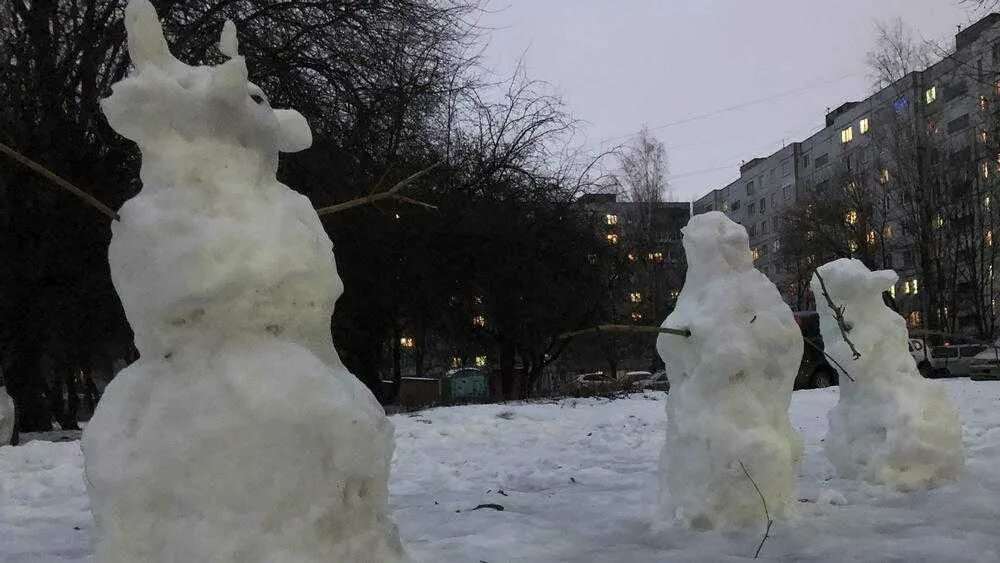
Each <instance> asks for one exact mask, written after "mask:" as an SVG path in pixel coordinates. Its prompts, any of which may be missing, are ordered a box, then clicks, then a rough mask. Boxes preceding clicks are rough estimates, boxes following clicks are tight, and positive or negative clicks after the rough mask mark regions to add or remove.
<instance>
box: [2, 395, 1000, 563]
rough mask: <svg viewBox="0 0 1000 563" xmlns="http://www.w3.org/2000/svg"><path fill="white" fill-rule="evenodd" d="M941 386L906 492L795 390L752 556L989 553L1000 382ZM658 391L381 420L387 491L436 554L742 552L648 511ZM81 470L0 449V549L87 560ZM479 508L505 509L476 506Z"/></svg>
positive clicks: (668, 557)
mask: <svg viewBox="0 0 1000 563" xmlns="http://www.w3.org/2000/svg"><path fill="white" fill-rule="evenodd" d="M945 385H946V386H947V388H948V390H949V392H950V393H951V394H952V396H953V397H954V398H955V400H956V403H957V404H958V405H959V408H960V410H961V416H962V421H963V423H964V440H965V446H966V452H967V455H968V464H967V469H966V472H965V473H964V474H963V475H962V478H961V480H960V482H959V483H957V484H954V485H949V486H945V487H942V488H938V489H934V490H931V491H928V492H918V493H910V494H901V493H894V492H891V491H889V490H887V489H885V488H882V487H876V486H870V485H863V484H857V483H853V482H849V481H844V480H840V479H837V478H836V477H835V476H834V472H833V469H832V467H831V466H830V463H829V462H828V461H827V460H826V458H825V456H824V455H823V451H822V448H821V443H820V440H821V439H822V438H823V435H824V434H825V432H826V413H827V411H828V410H829V409H830V408H831V407H832V406H833V405H834V403H835V401H836V398H837V390H836V389H835V388H834V389H828V390H817V391H801V392H796V393H795V394H794V396H793V399H792V409H791V414H792V417H791V418H792V423H793V425H794V426H795V428H796V429H798V430H799V431H800V432H802V435H803V438H804V440H805V456H804V460H803V464H802V468H801V470H800V474H799V476H798V479H797V481H796V496H797V498H798V499H799V501H800V502H799V503H798V518H797V521H795V522H792V523H788V522H778V523H776V524H775V526H774V528H773V529H772V532H771V533H772V537H771V538H770V539H768V540H767V543H766V544H765V545H764V548H763V551H762V553H761V559H762V560H783V561H899V562H903V561H906V562H918V561H926V562H931V561H948V562H949V563H956V562H960V561H970V562H971V561H976V562H985V561H1000V383H992V382H970V381H968V380H964V379H963V380H949V381H946V382H945ZM663 399H664V396H663V395H661V394H649V395H646V396H643V395H633V396H632V397H630V398H628V399H622V400H616V401H607V400H598V399H582V400H564V401H559V402H549V403H528V404H508V405H483V406H466V407H452V408H442V409H433V410H429V411H424V412H421V413H417V414H412V415H398V416H395V417H393V421H394V422H395V424H396V444H397V446H396V458H395V460H394V466H393V473H392V479H391V482H390V488H391V493H392V503H393V507H394V510H395V516H396V519H397V521H398V523H399V525H400V529H401V532H402V535H403V539H404V541H405V542H406V544H407V547H408V549H409V551H410V552H411V553H412V554H413V555H414V556H416V557H418V558H420V559H421V560H422V561H424V562H434V563H437V562H452V561H454V562H471V563H477V562H479V561H486V562H489V563H499V562H504V561H531V562H549V561H600V562H633V561H638V562H645V561H672V562H673V561H692V562H693V561H699V562H701V561H736V560H741V559H745V558H750V557H752V556H753V552H754V550H755V549H756V547H757V542H758V541H759V537H760V536H759V535H756V531H754V532H755V533H749V532H748V533H747V534H746V535H739V536H731V537H720V536H718V535H716V534H712V533H696V532H688V531H684V530H679V529H673V528H671V527H668V526H667V527H665V526H662V525H659V524H657V523H656V521H655V519H654V518H653V509H654V506H655V503H656V499H657V497H658V493H657V476H656V468H657V465H658V460H657V458H658V456H659V453H660V448H661V446H662V444H663V435H664V411H663V405H664V401H663ZM82 466H83V458H82V456H81V454H80V449H79V445H78V443H77V442H69V443H49V442H32V443H29V444H27V445H24V446H20V447H16V448H12V447H3V448H0V561H4V562H7V561H10V562H18V563H21V562H56V561H58V562H68V561H91V560H92V555H91V554H92V548H91V537H92V533H93V523H92V521H91V517H90V513H89V510H88V506H87V497H86V491H85V488H84V484H83V476H82ZM748 486H749V484H748ZM501 490H502V491H503V492H502V493H501V492H500V491H501ZM480 504H497V505H501V506H503V507H504V510H503V511H502V512H501V511H497V510H495V509H492V508H481V509H479V510H472V509H473V508H475V507H476V506H477V505H480ZM761 526H762V527H763V517H762V522H761Z"/></svg>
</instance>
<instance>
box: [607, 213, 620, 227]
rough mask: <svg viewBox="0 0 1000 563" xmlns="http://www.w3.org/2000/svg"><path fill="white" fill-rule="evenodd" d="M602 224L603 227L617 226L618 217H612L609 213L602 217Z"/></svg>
mask: <svg viewBox="0 0 1000 563" xmlns="http://www.w3.org/2000/svg"><path fill="white" fill-rule="evenodd" d="M604 224H605V225H617V224H618V216H617V215H613V214H611V213H608V214H607V215H605V216H604Z"/></svg>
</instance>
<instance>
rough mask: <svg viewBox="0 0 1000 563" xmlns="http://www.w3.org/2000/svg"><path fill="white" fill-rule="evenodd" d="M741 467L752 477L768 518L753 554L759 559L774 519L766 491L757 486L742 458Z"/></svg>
mask: <svg viewBox="0 0 1000 563" xmlns="http://www.w3.org/2000/svg"><path fill="white" fill-rule="evenodd" d="M740 467H742V468H743V474H744V475H746V476H747V479H750V484H751V485H753V489H754V490H755V491H757V496H759V497H760V503H761V504H762V505H763V506H764V518H766V519H767V527H766V528H765V529H764V537H762V538H760V544H759V545H757V551H755V552H754V554H753V558H754V559H757V558H758V557H760V550H761V549H763V548H764V542H766V541H767V538H768V537H770V533H771V525H772V524H774V520H773V519H772V518H771V513H769V512H768V511H767V501H766V500H764V493H762V492H760V487H758V486H757V482H756V481H754V480H753V477H751V476H750V471H749V470H747V466H746V465H743V461H742V460H741V461H740Z"/></svg>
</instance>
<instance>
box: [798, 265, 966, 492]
mask: <svg viewBox="0 0 1000 563" xmlns="http://www.w3.org/2000/svg"><path fill="white" fill-rule="evenodd" d="M817 273H818V274H819V275H820V276H822V278H823V284H825V287H826V290H827V293H828V294H829V296H830V299H831V300H832V301H833V303H834V305H835V306H837V307H839V308H841V309H842V311H843V316H844V320H845V322H846V325H847V328H849V332H848V334H847V338H848V339H849V340H850V341H851V344H853V345H854V348H855V349H856V350H857V352H858V354H859V357H858V358H857V359H855V358H854V352H853V351H852V350H851V347H850V345H849V344H848V343H847V342H846V341H845V340H844V335H843V333H842V332H841V330H840V326H839V325H838V322H837V319H836V317H835V314H834V311H833V310H832V309H831V308H830V306H829V304H828V303H827V301H826V298H825V297H824V296H823V285H821V284H820V280H819V278H818V277H816V276H815V275H814V276H813V279H812V281H811V282H810V288H811V289H812V292H813V294H814V295H815V296H816V309H817V311H818V312H819V315H820V332H821V333H822V335H823V343H824V347H825V349H826V353H827V354H829V355H830V356H832V357H833V358H834V359H835V360H836V361H837V362H839V363H840V364H841V365H842V366H843V367H844V369H845V370H847V373H849V374H850V375H851V377H853V378H854V381H850V380H849V379H848V378H847V377H844V376H841V377H840V400H839V401H838V402H837V406H836V407H834V408H833V410H832V411H830V415H829V420H830V430H829V433H828V434H827V436H826V440H825V442H824V445H825V448H826V454H827V457H828V458H829V459H830V462H831V463H833V466H834V467H835V468H836V470H837V473H838V474H839V475H840V476H842V477H846V478H851V479H862V480H865V481H869V482H872V483H879V484H883V485H886V486H889V487H891V488H894V489H898V490H911V489H916V488H924V487H930V486H934V485H936V484H939V483H941V482H944V481H948V480H951V479H954V478H955V477H957V475H958V473H959V472H960V471H961V469H962V467H963V466H964V463H965V461H964V460H965V454H964V453H963V447H962V425H961V423H960V422H959V419H958V410H957V408H956V407H955V404H954V403H953V402H952V400H951V398H950V397H949V396H948V394H947V392H946V391H945V389H944V387H943V386H942V385H940V384H939V383H936V382H933V381H928V380H926V379H924V378H923V377H922V376H921V375H920V372H919V371H918V370H917V365H916V361H915V360H914V359H913V357H912V356H911V355H910V353H909V349H908V345H907V338H908V336H907V331H906V322H905V321H904V320H903V318H902V317H900V316H899V315H898V314H897V313H896V312H894V311H893V310H892V309H890V308H889V307H887V306H886V304H885V302H884V301H883V300H882V292H883V291H886V290H888V289H889V288H890V287H892V286H893V284H895V283H896V280H897V279H898V276H897V275H896V273H895V272H893V271H891V270H881V271H876V272H873V271H871V270H869V269H868V268H867V267H866V266H865V265H864V263H862V262H861V261H860V260H851V259H847V258H842V259H840V260H836V261H833V262H830V263H828V264H824V265H823V266H820V267H819V268H818V269H817Z"/></svg>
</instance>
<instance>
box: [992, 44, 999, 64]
mask: <svg viewBox="0 0 1000 563" xmlns="http://www.w3.org/2000/svg"><path fill="white" fill-rule="evenodd" d="M992 55H993V62H994V63H1000V41H997V42H996V43H994V44H993V47H992Z"/></svg>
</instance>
